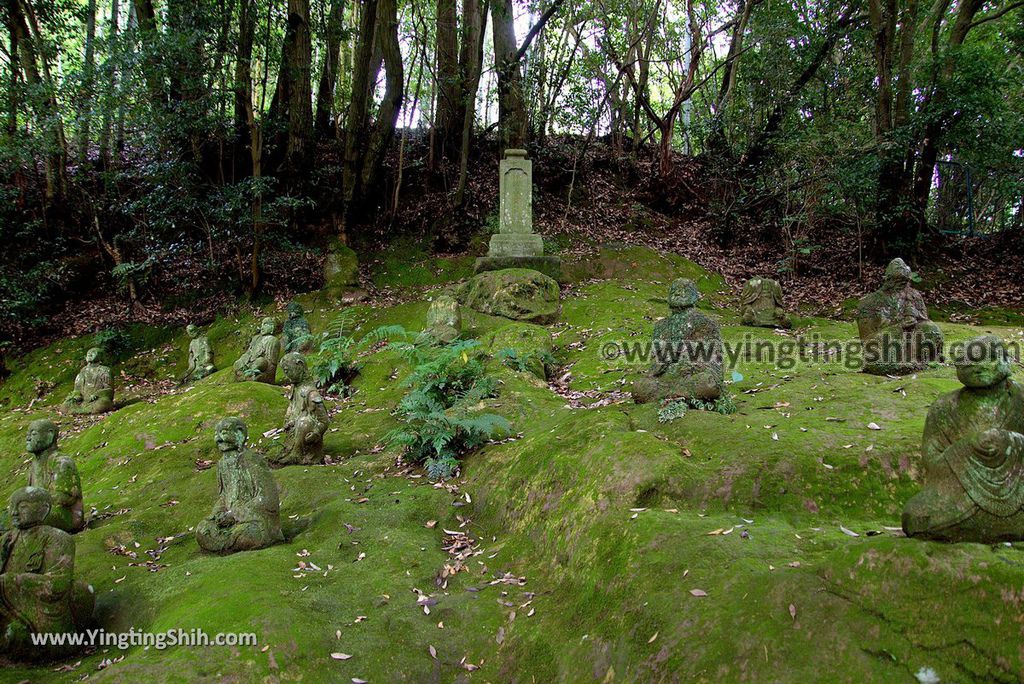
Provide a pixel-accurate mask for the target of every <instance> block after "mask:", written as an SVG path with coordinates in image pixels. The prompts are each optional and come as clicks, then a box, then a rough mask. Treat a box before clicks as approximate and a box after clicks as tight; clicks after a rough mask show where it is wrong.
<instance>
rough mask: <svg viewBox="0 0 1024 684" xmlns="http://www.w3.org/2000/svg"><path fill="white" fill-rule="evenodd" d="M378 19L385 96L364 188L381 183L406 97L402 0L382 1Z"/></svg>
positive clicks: (365, 165)
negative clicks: (400, 30)
mask: <svg viewBox="0 0 1024 684" xmlns="http://www.w3.org/2000/svg"><path fill="white" fill-rule="evenodd" d="M377 18H378V21H377V35H378V40H379V41H380V50H381V53H382V55H383V59H384V78H385V82H384V99H383V100H382V101H381V103H380V107H379V108H378V110H377V121H376V123H375V125H374V128H373V133H372V135H371V136H370V141H369V146H368V149H367V153H366V159H365V160H364V162H363V178H362V187H363V188H364V189H365V188H371V187H375V186H376V185H377V181H378V179H379V178H380V172H381V168H382V166H383V163H384V155H385V154H386V152H387V150H388V147H390V145H391V141H392V140H393V139H394V136H395V125H396V124H397V123H398V115H399V113H400V112H401V109H402V101H403V99H404V97H405V92H404V91H405V80H404V79H405V76H404V67H403V64H402V50H401V46H400V44H399V42H398V0H380V5H379V7H378V17H377Z"/></svg>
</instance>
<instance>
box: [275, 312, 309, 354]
mask: <svg viewBox="0 0 1024 684" xmlns="http://www.w3.org/2000/svg"><path fill="white" fill-rule="evenodd" d="M305 313H306V312H305V311H304V310H303V308H302V305H301V304H299V303H298V302H291V303H289V304H288V320H286V321H285V322H284V329H283V331H282V333H283V335H282V336H283V338H284V339H283V343H284V350H285V352H293V351H302V352H305V351H309V350H310V349H312V348H313V333H312V331H311V330H310V329H309V321H307V320H306V317H305Z"/></svg>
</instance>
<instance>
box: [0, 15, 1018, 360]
mask: <svg viewBox="0 0 1024 684" xmlns="http://www.w3.org/2000/svg"><path fill="white" fill-rule="evenodd" d="M0 17H2V19H3V30H4V36H3V40H2V41H0V65H2V69H3V72H4V75H3V79H2V81H0V96H2V103H3V104H2V106H3V130H2V133H0V194H2V200H0V240H2V242H3V244H4V247H5V250H4V257H3V259H2V260H0V326H2V331H3V336H2V338H0V339H2V340H3V341H2V345H3V346H2V347H0V354H2V353H3V351H6V352H7V353H10V352H12V351H14V350H24V349H27V348H31V347H34V346H36V345H37V344H38V343H40V342H41V341H44V340H46V339H53V338H54V337H56V336H60V335H64V334H80V333H83V332H92V331H95V330H99V329H103V328H107V327H109V326H116V325H118V324H123V323H125V322H129V321H135V320H138V321H147V322H158V321H159V322H165V321H166V322H175V321H177V322H184V321H186V320H199V321H202V320H204V319H209V318H212V316H213V313H214V312H215V311H216V310H218V309H219V308H223V307H225V306H229V305H230V303H231V302H234V301H238V299H239V297H245V298H252V297H268V296H278V295H282V296H283V295H288V294H290V293H292V292H295V291H302V290H305V289H311V288H315V287H318V286H319V284H320V282H322V274H321V267H322V262H323V254H324V252H325V251H326V250H329V249H331V245H332V244H337V241H338V240H340V241H341V242H342V243H344V244H347V245H349V246H351V247H352V248H353V249H355V250H356V252H358V253H359V254H360V258H361V260H362V261H364V262H365V261H366V260H367V258H372V254H373V253H374V252H375V251H379V250H380V249H382V248H383V246H384V245H388V244H396V243H397V244H406V245H413V246H414V247H415V249H418V250H421V251H424V252H428V253H451V252H461V251H466V250H469V251H473V250H476V251H481V250H482V246H483V245H485V244H486V239H487V236H488V235H489V233H491V232H493V231H494V230H495V229H496V224H497V221H496V218H497V174H496V170H497V162H498V159H499V158H500V152H501V150H503V149H505V148H513V147H524V148H526V149H527V150H528V151H529V154H530V156H531V158H533V159H534V162H535V180H536V183H537V187H536V188H535V191H534V203H535V217H536V218H535V220H536V223H537V230H538V232H541V233H542V234H544V235H545V237H546V240H547V241H548V242H549V244H550V245H551V246H552V247H553V248H556V249H560V250H562V251H572V250H580V249H586V248H587V247H592V246H593V245H595V244H597V243H601V242H610V241H621V242H629V243H638V244H648V245H651V246H655V247H658V248H660V249H665V250H669V251H676V252H679V253H681V254H684V255H686V256H687V257H688V258H691V259H694V260H696V261H698V262H699V263H701V264H702V265H705V266H708V267H714V268H716V269H717V270H719V271H721V272H723V273H724V274H725V275H726V277H727V279H728V281H729V282H730V284H731V285H733V286H734V287H735V286H736V285H737V284H738V283H739V282H740V279H741V278H743V277H746V276H748V275H751V274H754V273H762V274H766V275H770V276H772V277H781V279H782V280H783V281H784V282H787V281H790V282H791V281H798V282H800V284H801V285H800V286H799V287H787V290H788V291H789V292H790V293H792V294H791V297H792V298H793V300H794V301H796V302H797V303H801V304H803V303H811V304H816V305H819V306H827V305H831V306H835V305H837V304H838V300H839V299H842V298H843V297H849V296H851V295H852V294H854V293H856V292H860V291H865V287H866V285H865V279H866V273H867V270H868V269H873V270H871V271H870V272H871V273H872V274H874V273H875V272H877V267H878V264H879V263H881V260H882V259H885V258H888V257H891V256H903V257H905V258H908V259H909V260H911V261H915V262H922V261H930V262H931V263H933V264H938V265H937V266H935V268H934V269H933V270H941V271H942V273H943V280H942V281H941V282H938V283H937V286H938V289H937V290H936V291H935V294H934V298H935V301H936V302H937V303H940V304H941V303H943V302H946V301H951V302H958V303H959V304H960V305H963V306H967V307H971V306H979V305H981V304H993V305H999V304H1001V303H1002V304H1005V303H1007V302H1011V301H1019V299H1020V296H1021V288H1022V285H1021V283H1022V281H1024V279H1022V278H1021V275H1022V274H1021V272H1020V267H1019V263H1020V258H1019V257H1020V246H1019V243H1020V240H1019V236H1020V231H1021V229H1022V228H1024V205H1022V200H1021V196H1022V189H1024V97H1022V94H1024V93H1022V91H1024V78H1022V66H1024V59H1022V58H1024V2H1020V1H1014V0H998V1H983V0H933V2H930V3H926V2H922V1H921V0H822V1H818V0H814V1H812V2H804V0H736V1H733V0H725V1H719V0H597V1H594V2H579V3H574V2H565V1H564V0H537V1H531V2H526V3H524V2H519V0H516V1H515V2H513V0H436V1H435V0H429V1H427V0H423V1H420V0H415V1H411V2H407V1H405V0H362V1H359V0H166V1H156V2H154V0H3V4H2V6H0ZM964 255H970V258H971V262H972V264H973V266H972V267H971V268H969V269H968V268H967V267H966V266H960V265H958V264H959V263H960V262H959V258H960V257H962V256H964ZM954 257H955V258H956V259H957V260H956V261H954ZM964 263H966V261H965V262H964ZM837 293H838V294H837ZM0 358H2V356H0Z"/></svg>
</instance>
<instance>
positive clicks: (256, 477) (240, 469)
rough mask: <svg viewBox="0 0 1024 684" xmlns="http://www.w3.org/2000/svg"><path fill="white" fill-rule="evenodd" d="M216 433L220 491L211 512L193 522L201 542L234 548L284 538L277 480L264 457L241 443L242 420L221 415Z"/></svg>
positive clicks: (261, 545) (263, 544)
mask: <svg viewBox="0 0 1024 684" xmlns="http://www.w3.org/2000/svg"><path fill="white" fill-rule="evenodd" d="M215 435H216V440H217V448H218V449H220V452H221V459H220V461H219V462H218V463H217V487H218V489H219V492H220V493H219V494H218V496H217V503H215V504H214V506H213V512H212V513H211V514H210V515H209V517H207V518H206V519H204V520H203V521H202V522H200V523H199V524H198V525H197V526H196V541H198V542H199V546H200V547H202V548H203V550H205V551H210V552H213V553H234V552H236V551H249V550H252V549H262V548H264V547H267V546H270V545H272V544H276V543H278V542H280V541H283V540H284V535H283V534H282V533H281V516H280V502H279V500H278V492H277V483H276V482H274V476H273V475H272V474H271V472H270V467H269V466H268V465H267V462H266V461H265V460H264V459H263V457H262V456H260V455H259V454H258V453H256V452H255V451H252V450H251V449H246V448H245V440H246V438H247V437H248V432H247V430H246V427H245V423H244V422H242V420H241V419H240V418H225V419H223V420H222V421H220V422H219V423H217V427H216V430H215Z"/></svg>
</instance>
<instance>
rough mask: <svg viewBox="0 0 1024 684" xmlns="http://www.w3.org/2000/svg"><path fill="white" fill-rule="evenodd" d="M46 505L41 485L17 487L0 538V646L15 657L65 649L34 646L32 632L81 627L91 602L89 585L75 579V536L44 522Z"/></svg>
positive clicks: (48, 507)
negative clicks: (10, 527) (8, 520)
mask: <svg viewBox="0 0 1024 684" xmlns="http://www.w3.org/2000/svg"><path fill="white" fill-rule="evenodd" d="M50 505H51V500H50V495H49V494H48V493H47V492H46V490H45V489H41V488H39V487H25V488H24V489H19V490H17V491H15V492H14V494H12V495H11V503H10V510H9V513H10V517H11V522H12V523H13V524H14V529H13V530H11V531H10V532H7V533H6V534H4V536H3V538H2V539H0V651H2V652H4V653H5V654H9V655H13V656H15V657H17V658H27V659H31V658H37V657H43V656H53V655H56V654H58V653H60V652H62V651H65V650H67V648H66V647H65V648H60V647H50V648H44V647H40V646H34V645H33V644H32V642H31V636H30V635H31V634H43V633H50V634H60V633H69V632H74V631H76V630H82V629H85V628H86V627H87V626H88V622H89V620H90V619H91V618H92V612H93V608H94V606H95V595H94V594H93V591H92V589H91V588H90V587H88V586H87V585H85V584H83V583H76V582H75V581H74V574H75V540H74V538H73V537H72V536H71V535H69V534H68V533H67V532H64V531H62V530H58V529H57V528H56V527H50V526H49V525H47V524H45V522H44V521H45V520H46V518H47V516H48V515H49V513H50Z"/></svg>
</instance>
